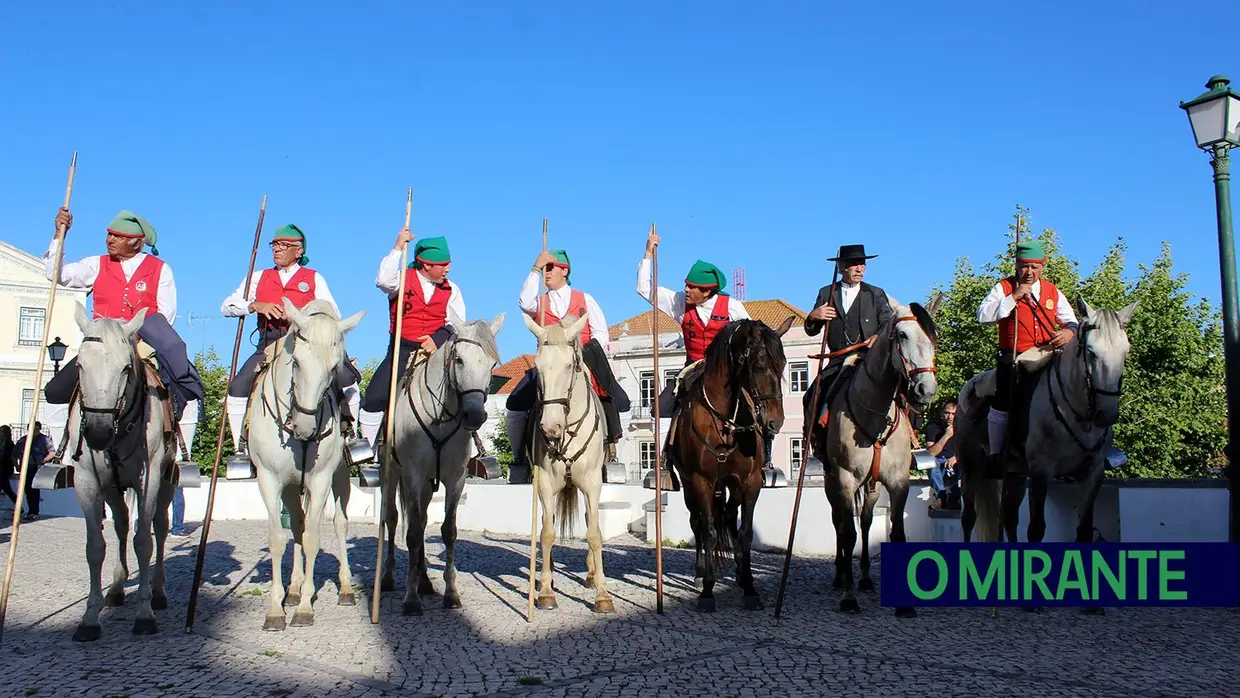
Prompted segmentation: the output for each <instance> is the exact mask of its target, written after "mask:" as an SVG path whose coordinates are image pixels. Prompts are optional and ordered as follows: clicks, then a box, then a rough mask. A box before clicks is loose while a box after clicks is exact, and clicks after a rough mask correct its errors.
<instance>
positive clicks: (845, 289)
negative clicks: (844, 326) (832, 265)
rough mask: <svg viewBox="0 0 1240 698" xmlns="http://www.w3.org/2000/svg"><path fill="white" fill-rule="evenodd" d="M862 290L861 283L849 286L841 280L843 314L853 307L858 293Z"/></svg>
mask: <svg viewBox="0 0 1240 698" xmlns="http://www.w3.org/2000/svg"><path fill="white" fill-rule="evenodd" d="M860 291H861V284H859V283H857V284H853V285H851V286H849V285H848V284H846V283H844V282H842V281H841V282H840V303H842V304H843V306H844V307H843V308H840V309H839V312H840V314H841V315H842V314H844V313H847V312H848V309H849V308H851V307H852V304H853V301H855V300H857V294H858V293H859V292H860Z"/></svg>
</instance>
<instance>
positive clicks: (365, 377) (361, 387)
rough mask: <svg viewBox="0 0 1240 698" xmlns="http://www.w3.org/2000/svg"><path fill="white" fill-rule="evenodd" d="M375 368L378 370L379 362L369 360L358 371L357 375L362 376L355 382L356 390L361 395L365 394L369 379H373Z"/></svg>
mask: <svg viewBox="0 0 1240 698" xmlns="http://www.w3.org/2000/svg"><path fill="white" fill-rule="evenodd" d="M377 368H379V360H378V359H371V360H370V361H367V362H366V365H365V366H363V367H362V368H361V369H360V370H359V373H361V374H362V379H361V380H360V381H358V382H357V389H358V391H360V392H361V394H362V395H365V394H366V388H367V386H369V385H370V379H371V378H374V377H375V369H377Z"/></svg>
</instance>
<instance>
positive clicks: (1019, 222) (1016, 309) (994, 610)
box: [990, 211, 1024, 618]
mask: <svg viewBox="0 0 1240 698" xmlns="http://www.w3.org/2000/svg"><path fill="white" fill-rule="evenodd" d="M1022 227H1024V218H1023V217H1022V216H1021V215H1020V212H1019V211H1018V212H1017V213H1016V244H1017V245H1020V232H1021V228H1022ZM1012 278H1013V279H1015V280H1016V283H1015V284H1013V285H1012V290H1013V292H1015V290H1016V287H1017V286H1018V285H1020V276H1019V275H1018V274H1017V271H1016V269H1015V268H1013V269H1012ZM1019 333H1020V302H1019V301H1017V303H1016V305H1014V306H1012V383H1011V386H1012V388H1011V391H1010V392H1009V393H1008V394H1009V395H1015V394H1016V371H1017V367H1016V335H1018V334H1019ZM995 457H997V458H998V459H999V463H1000V464H1002V463H1003V444H999V452H998V453H996V454H995ZM999 482H1000V485H999V490H1000V492H1002V491H1003V488H1004V487H1005V484H1006V482H1007V475H1006V473H1005V474H1004V475H1003V476H1002V477H1001V479H1000V481H999ZM1001 497H1002V496H1001ZM1000 502H1002V499H1000ZM999 508H1000V510H1002V508H1003V506H1002V503H1001V504H1000V507H999ZM999 541H1000V542H1002V541H1003V535H1002V534H1000V535H999ZM990 617H991V618H998V617H999V607H998V606H991V607H990Z"/></svg>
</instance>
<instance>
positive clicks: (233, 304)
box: [220, 262, 340, 317]
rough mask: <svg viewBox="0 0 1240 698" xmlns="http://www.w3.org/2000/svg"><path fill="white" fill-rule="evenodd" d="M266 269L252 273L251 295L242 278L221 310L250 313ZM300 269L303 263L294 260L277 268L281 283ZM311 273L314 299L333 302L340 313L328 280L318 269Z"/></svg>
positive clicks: (242, 314) (229, 313) (236, 314)
mask: <svg viewBox="0 0 1240 698" xmlns="http://www.w3.org/2000/svg"><path fill="white" fill-rule="evenodd" d="M264 271H266V270H265V269H258V270H255V271H254V272H253V273H252V274H250V279H249V282H250V293H249V295H246V293H245V284H246V282H245V280H242V282H241V284H240V285H239V286H237V289H236V290H235V291H233V292H232V294H231V295H229V296H228V297H227V298H225V299H224V303H223V304H222V305H220V312H221V313H223V314H224V315H227V316H228V317H245V316H246V315H248V314H249V313H250V304H251V303H253V302H254V298H255V295H256V294H257V293H258V280H259V279H260V278H261V277H262V275H263V272H264ZM299 271H301V265H300V264H298V263H297V262H293V263H292V264H290V265H288V266H287V267H285V268H283V269H277V270H276V273H277V274H278V275H279V276H280V285H281V286H284V285H285V284H287V283H288V280H289V279H291V278H293V274H296V273H297V272H299ZM311 273H312V274H314V299H315V300H323V301H327V302H328V303H331V304H332V308H333V309H335V311H336V314H337V315H339V314H340V306H338V305H336V299H335V298H333V297H332V292H331V290H330V289H328V288H327V281H325V280H324V279H323V275H322V274H320V273H318V272H317V271H312V272H311Z"/></svg>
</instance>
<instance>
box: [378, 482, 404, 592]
mask: <svg viewBox="0 0 1240 698" xmlns="http://www.w3.org/2000/svg"><path fill="white" fill-rule="evenodd" d="M393 477H395V478H399V477H400V475H399V474H395V475H394V476H390V477H388V478H387V487H385V488H383V500H382V504H381V511H380V513H379V515H380V516H381V517H383V525H384V528H385V529H386V531H385V532H386V533H387V540H386V541H382V540H380V541H376V542H377V543H378V544H379V545H384V544H385V543H386V545H387V551H386V552H385V553H384V555H383V579H382V580H381V581H380V582H379V590H380V591H381V592H383V591H395V590H396V524H397V523H398V522H399V520H400V516H399V512H398V510H397V509H396V491H397V489H399V488H400V483H399V480H395V479H393ZM404 499H405V498H404V497H401V501H402V502H404Z"/></svg>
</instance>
